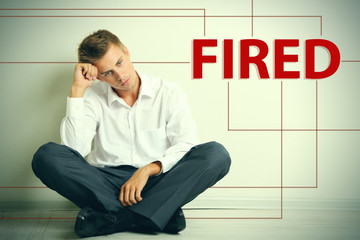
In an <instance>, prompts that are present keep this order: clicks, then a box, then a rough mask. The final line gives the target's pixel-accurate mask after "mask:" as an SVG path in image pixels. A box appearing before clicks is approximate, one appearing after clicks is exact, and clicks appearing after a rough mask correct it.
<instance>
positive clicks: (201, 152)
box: [129, 142, 231, 230]
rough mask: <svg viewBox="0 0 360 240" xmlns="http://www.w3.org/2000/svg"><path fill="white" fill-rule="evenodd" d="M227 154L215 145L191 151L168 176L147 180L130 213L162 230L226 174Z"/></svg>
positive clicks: (203, 145) (163, 175)
mask: <svg viewBox="0 0 360 240" xmlns="http://www.w3.org/2000/svg"><path fill="white" fill-rule="evenodd" d="M230 164H231V160H230V156H229V153H228V152H227V151H226V149H225V148H224V147H223V146H222V145H221V144H219V143H217V142H209V143H205V144H200V145H197V146H195V147H193V148H192V149H191V150H190V151H189V152H188V153H187V154H185V156H184V157H183V158H182V159H181V160H180V161H179V162H178V163H177V164H176V165H175V166H174V167H173V168H172V169H171V170H170V171H168V172H167V173H165V174H161V175H159V176H157V177H153V178H150V179H149V181H148V183H147V185H146V186H145V188H144V190H143V192H142V198H143V200H142V201H141V202H139V203H137V204H136V205H133V206H132V207H130V208H129V209H130V210H132V211H134V212H136V213H138V214H140V215H143V216H145V217H147V218H149V219H150V220H151V221H152V222H154V223H155V224H156V225H157V226H158V227H159V228H160V229H161V230H162V229H164V227H165V226H166V224H167V223H168V221H169V220H170V218H171V217H172V215H173V214H174V212H175V211H176V209H178V208H179V207H182V206H183V205H185V204H186V203H188V202H190V201H191V200H193V199H194V198H195V197H196V196H198V195H199V194H200V193H202V192H203V191H205V190H206V189H207V188H209V187H211V186H213V185H214V184H215V183H216V182H217V181H219V180H220V179H221V178H223V177H224V176H225V175H226V174H227V173H228V171H229V168H230Z"/></svg>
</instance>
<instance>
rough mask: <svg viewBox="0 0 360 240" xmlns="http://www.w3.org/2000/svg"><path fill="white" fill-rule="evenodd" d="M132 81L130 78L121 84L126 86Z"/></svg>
mask: <svg viewBox="0 0 360 240" xmlns="http://www.w3.org/2000/svg"><path fill="white" fill-rule="evenodd" d="M129 82H130V78H128V79H127V80H126V81H125V82H123V83H122V84H121V86H126V85H127V84H128V83H129Z"/></svg>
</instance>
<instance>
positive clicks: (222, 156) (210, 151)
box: [198, 141, 231, 174]
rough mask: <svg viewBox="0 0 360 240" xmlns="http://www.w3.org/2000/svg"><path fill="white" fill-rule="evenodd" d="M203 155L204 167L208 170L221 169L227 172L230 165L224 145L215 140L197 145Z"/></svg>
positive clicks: (224, 172)
mask: <svg viewBox="0 0 360 240" xmlns="http://www.w3.org/2000/svg"><path fill="white" fill-rule="evenodd" d="M198 148H199V149H200V150H201V151H202V154H203V156H204V160H205V164H206V167H207V168H208V169H209V170H214V171H221V172H223V174H227V173H228V172H229V169H230V165H231V158H230V155H229V152H228V151H227V150H226V149H225V147H224V146H223V145H222V144H220V143H218V142H215V141H212V142H208V143H204V144H200V145H198Z"/></svg>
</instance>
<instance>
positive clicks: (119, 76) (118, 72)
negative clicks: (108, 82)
mask: <svg viewBox="0 0 360 240" xmlns="http://www.w3.org/2000/svg"><path fill="white" fill-rule="evenodd" d="M114 73H115V77H116V79H117V80H120V79H121V80H124V79H122V78H123V77H124V73H123V71H122V70H121V69H119V68H115V69H114Z"/></svg>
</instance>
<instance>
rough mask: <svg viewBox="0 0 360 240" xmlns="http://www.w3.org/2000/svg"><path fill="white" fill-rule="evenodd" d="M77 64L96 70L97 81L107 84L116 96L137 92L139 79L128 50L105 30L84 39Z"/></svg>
mask: <svg viewBox="0 0 360 240" xmlns="http://www.w3.org/2000/svg"><path fill="white" fill-rule="evenodd" d="M78 54H79V62H81V63H90V64H92V65H94V66H95V67H96V68H97V69H98V79H99V80H100V81H102V82H106V83H108V84H109V85H110V86H111V87H112V88H113V89H115V90H116V92H117V94H118V95H119V96H120V95H124V94H126V93H133V92H134V91H135V92H137V91H138V89H139V86H140V85H139V84H140V83H139V77H138V75H137V73H136V71H135V68H134V66H133V64H132V62H131V60H130V53H129V50H128V49H127V48H126V47H125V46H124V45H123V44H122V43H121V42H120V40H119V38H118V37H117V36H115V35H114V34H112V33H110V32H109V31H107V30H99V31H97V32H95V33H93V34H91V35H89V36H88V37H86V38H85V39H84V40H83V41H82V43H81V44H80V46H79V50H78Z"/></svg>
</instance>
